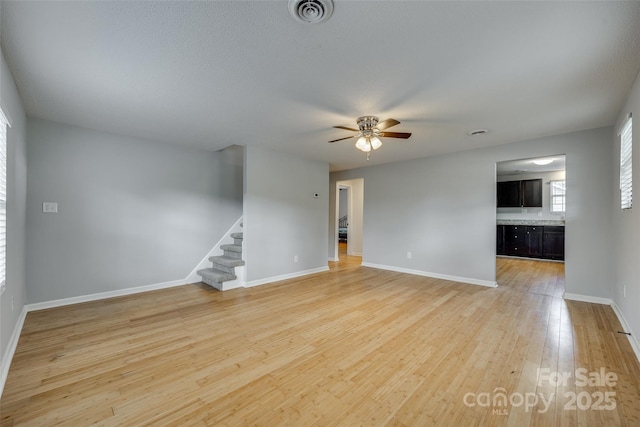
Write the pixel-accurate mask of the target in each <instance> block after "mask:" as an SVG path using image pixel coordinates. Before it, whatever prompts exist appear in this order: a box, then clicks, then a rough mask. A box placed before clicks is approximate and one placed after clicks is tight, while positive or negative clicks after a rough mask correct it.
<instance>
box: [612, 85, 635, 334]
mask: <svg viewBox="0 0 640 427" xmlns="http://www.w3.org/2000/svg"><path fill="white" fill-rule="evenodd" d="M630 112H631V113H633V115H634V117H633V159H632V164H633V188H634V190H635V191H634V196H633V208H632V209H628V210H624V211H623V210H621V209H620V178H619V177H620V137H619V136H618V132H619V130H620V129H621V127H622V124H623V120H624V118H625V115H626V114H627V113H630ZM612 135H613V143H612V144H611V146H612V147H613V150H612V151H613V156H612V157H613V161H612V164H613V176H614V178H613V184H612V186H611V187H610V191H611V193H612V194H614V195H615V196H614V197H613V201H612V214H613V224H614V231H615V242H616V243H615V245H614V246H613V250H614V256H613V260H614V267H615V269H614V274H615V275H614V291H613V292H614V296H613V297H614V300H615V301H616V304H617V305H618V307H620V310H621V311H622V314H623V315H624V317H625V319H626V320H627V322H628V323H629V327H630V328H631V331H630V332H631V334H632V336H634V337H636V340H638V338H637V337H639V336H640V310H638V307H640V262H638V261H639V256H640V196H638V195H639V194H640V191H638V190H639V189H640V167H639V166H638V165H640V75H639V76H638V77H637V78H636V81H635V84H634V85H633V88H632V89H631V91H630V93H629V97H628V99H627V102H626V105H625V106H624V108H623V109H622V111H621V112H620V114H619V117H618V122H617V125H616V126H615V127H614V131H613V132H612ZM623 287H626V297H625V295H624V289H623Z"/></svg>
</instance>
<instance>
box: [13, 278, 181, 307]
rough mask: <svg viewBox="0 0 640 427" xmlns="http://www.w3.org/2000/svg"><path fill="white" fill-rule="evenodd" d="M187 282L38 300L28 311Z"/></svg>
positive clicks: (30, 305)
mask: <svg viewBox="0 0 640 427" xmlns="http://www.w3.org/2000/svg"><path fill="white" fill-rule="evenodd" d="M186 283H187V282H186V281H185V280H184V279H180V280H173V281H171V282H163V283H154V284H152V285H144V286H136V287H133V288H126V289H118V290H116V291H108V292H100V293H97V294H89V295H81V296H78V297H71V298H63V299H57V300H53V301H45V302H38V303H35V304H27V305H26V306H25V308H26V309H27V311H35V310H44V309H46V308H55V307H62V306H65V305H71V304H79V303H82V302H89V301H97V300H101V299H107V298H113V297H121V296H124V295H133V294H139V293H141V292H148V291H155V290H158V289H165V288H173V287H174V286H182V285H185V284H186Z"/></svg>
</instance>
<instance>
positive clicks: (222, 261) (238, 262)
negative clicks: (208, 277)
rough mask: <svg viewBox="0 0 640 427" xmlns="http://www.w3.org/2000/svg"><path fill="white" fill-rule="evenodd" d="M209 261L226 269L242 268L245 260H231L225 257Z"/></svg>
mask: <svg viewBox="0 0 640 427" xmlns="http://www.w3.org/2000/svg"><path fill="white" fill-rule="evenodd" d="M209 261H211V262H212V263H214V264H220V265H224V266H225V267H240V266H241V265H244V261H243V260H241V259H236V258H230V257H228V256H224V255H218V256H212V257H209Z"/></svg>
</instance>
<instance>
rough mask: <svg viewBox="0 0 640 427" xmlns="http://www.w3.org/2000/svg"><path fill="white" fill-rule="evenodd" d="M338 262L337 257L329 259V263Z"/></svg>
mask: <svg viewBox="0 0 640 427" xmlns="http://www.w3.org/2000/svg"><path fill="white" fill-rule="evenodd" d="M338 261H340V259H339V258H338V257H335V258H329V262H338Z"/></svg>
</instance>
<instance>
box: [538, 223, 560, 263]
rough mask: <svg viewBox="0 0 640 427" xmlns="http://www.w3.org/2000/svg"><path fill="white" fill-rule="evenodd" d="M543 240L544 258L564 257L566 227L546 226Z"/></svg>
mask: <svg viewBox="0 0 640 427" xmlns="http://www.w3.org/2000/svg"><path fill="white" fill-rule="evenodd" d="M542 240H543V249H542V256H543V257H544V258H547V259H564V227H561V226H546V227H544V232H543V237H542Z"/></svg>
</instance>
